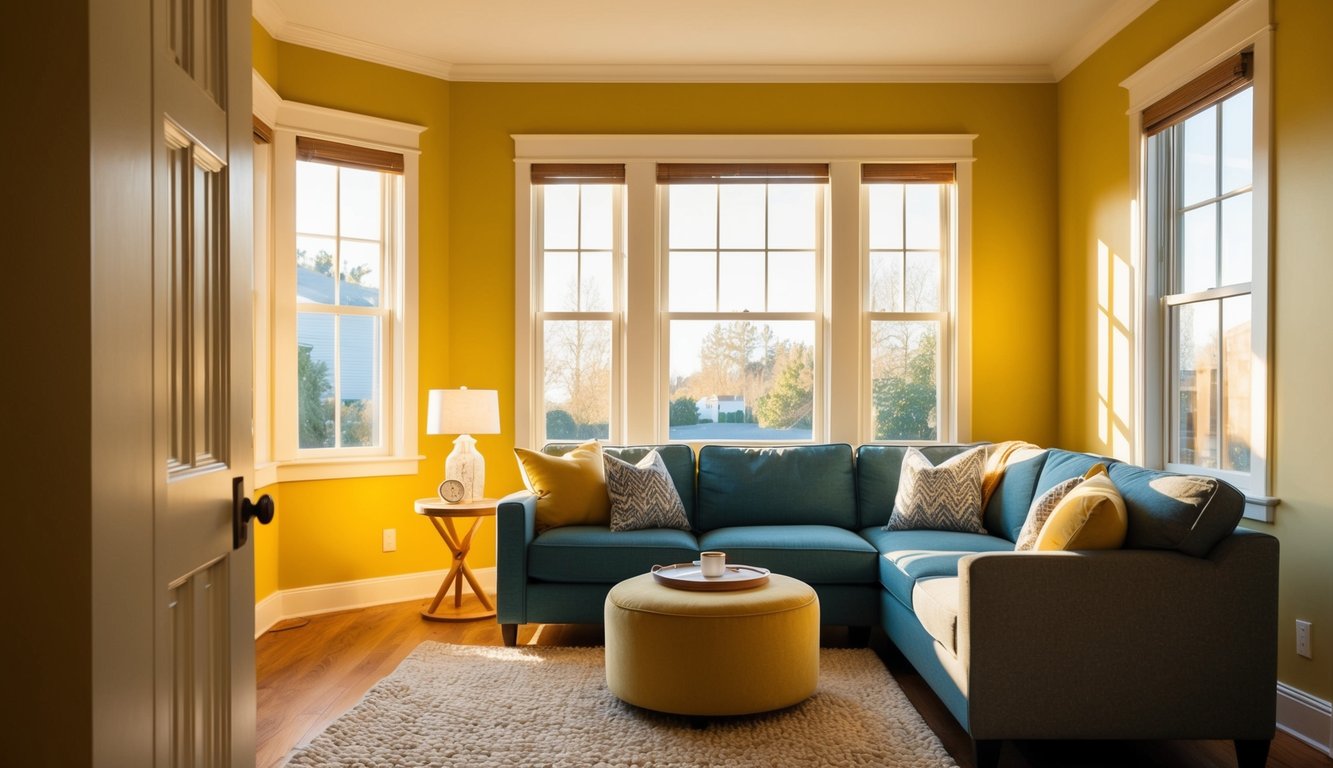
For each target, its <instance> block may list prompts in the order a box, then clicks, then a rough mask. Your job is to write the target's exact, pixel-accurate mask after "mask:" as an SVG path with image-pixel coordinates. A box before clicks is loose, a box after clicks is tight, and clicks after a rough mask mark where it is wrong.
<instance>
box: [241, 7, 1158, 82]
mask: <svg viewBox="0 0 1333 768" xmlns="http://www.w3.org/2000/svg"><path fill="white" fill-rule="evenodd" d="M1154 2H1155V0H667V1H665V2H655V3H649V2H646V0H376V1H375V2H366V0H254V14H255V18H256V19H258V20H259V22H260V23H261V24H262V25H263V26H264V28H265V29H267V30H268V31H269V33H270V34H271V35H273V37H275V38H276V39H278V40H283V41H286V42H291V43H297V44H300V45H305V46H309V47H313V48H319V49H322V50H327V51H331V52H334V53H340V54H343V55H347V56H352V57H355V58H359V59H365V60H368V61H374V62H378V63H381V64H388V65H390V66H394V67H398V68H400V69H407V70H410V71H414V72H421V73H423V74H428V75H433V76H435V77H440V78H443V79H447V80H471V81H565V82H578V81H599V82H941V81H952V82H1053V81H1055V80H1058V79H1059V78H1061V77H1063V76H1064V75H1065V74H1067V73H1068V72H1069V71H1070V70H1072V69H1073V68H1074V67H1076V66H1078V64H1079V63H1080V62H1081V61H1083V59H1085V58H1086V57H1087V56H1088V55H1090V54H1091V53H1092V52H1093V51H1095V50H1096V49H1097V47H1098V46H1100V45H1101V44H1102V43H1104V42H1106V41H1107V40H1108V39H1110V38H1111V36H1112V35H1114V34H1115V33H1116V32H1118V31H1120V30H1121V29H1123V28H1124V26H1125V25H1126V24H1128V23H1129V22H1131V21H1133V20H1134V19H1135V18H1137V17H1138V16H1139V15H1140V14H1141V13H1143V12H1144V11H1145V10H1147V8H1148V7H1150V6H1151V5H1152V4H1153V3H1154Z"/></svg>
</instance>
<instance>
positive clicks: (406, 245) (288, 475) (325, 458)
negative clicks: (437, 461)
mask: <svg viewBox="0 0 1333 768" xmlns="http://www.w3.org/2000/svg"><path fill="white" fill-rule="evenodd" d="M254 81H255V94H256V96H255V114H256V116H257V117H259V118H260V119H261V120H264V122H265V123H267V124H268V125H270V126H272V127H273V142H272V144H271V145H270V146H271V148H272V150H271V152H272V158H271V159H272V164H271V176H272V187H271V196H270V201H271V214H270V216H269V221H270V222H271V233H270V238H269V242H270V244H271V247H270V248H269V249H268V253H267V254H263V256H262V257H263V258H264V259H265V260H266V262H267V263H260V261H257V262H256V265H255V266H256V274H260V273H261V271H262V274H263V275H264V276H265V280H266V282H267V286H268V291H267V296H266V297H265V296H257V299H259V300H263V299H267V302H268V311H269V320H270V327H271V333H270V334H269V335H268V336H267V337H265V338H262V339H257V340H256V342H257V345H258V346H266V347H267V349H266V350H265V353H266V354H267V356H268V367H269V369H270V370H271V372H272V375H271V376H270V377H269V378H270V379H271V381H272V384H271V389H269V391H268V392H267V393H265V394H267V398H259V397H257V398H256V408H259V407H260V402H261V400H262V399H267V400H268V402H269V414H268V418H267V424H265V423H264V422H265V419H263V418H257V419H256V421H255V424H256V434H255V441H256V443H257V445H260V446H261V447H259V448H257V450H256V456H260V455H265V454H266V455H267V456H269V461H268V462H267V463H266V464H262V465H257V466H256V473H257V478H258V479H257V482H258V483H259V484H261V485H263V484H264V483H265V481H267V482H273V481H278V482H282V481H294V480H321V479H332V478H345V477H367V476H376V475H402V474H416V473H417V463H418V462H419V461H421V460H422V459H424V458H425V457H424V456H421V455H419V454H418V453H417V434H418V428H419V425H418V423H417V399H418V398H417V391H418V388H417V358H418V353H419V350H418V341H417V323H418V318H417V315H418V309H417V307H418V297H417V286H418V282H419V280H418V270H417V250H418V243H417V229H418V220H419V214H418V184H419V181H418V180H419V173H420V155H421V153H420V135H421V133H422V132H423V131H424V130H425V128H424V127H423V126H418V125H412V124H408V123H401V122H396V121H392V120H384V119H381V118H375V117H369V116H365V115H358V114H353V113H349V112H342V111H339V110H333V109H327V108H324V107H316V106H311V105H308V104H300V103H296V102H291V101H284V100H282V99H281V98H280V97H278V96H277V94H276V93H274V92H273V91H272V89H271V88H269V87H268V85H267V84H266V83H264V81H263V79H262V78H260V77H259V75H258V74H257V73H256V74H254ZM298 135H299V136H305V137H310V138H316V139H326V140H329V141H335V142H339V143H342V144H349V145H354V146H360V147H367V148H372V149H379V150H385V151H389V152H394V153H398V154H401V155H402V157H403V172H402V187H401V199H399V200H397V201H396V203H397V206H398V207H399V208H401V216H395V217H393V218H391V219H386V220H385V222H384V227H385V240H386V243H391V244H392V245H393V247H391V248H388V249H387V253H386V255H385V259H384V275H383V281H382V283H381V290H382V291H383V292H384V297H385V307H386V308H387V310H388V311H387V313H386V316H385V318H384V325H383V327H382V329H381V336H382V344H381V347H382V354H381V357H380V365H381V367H382V369H383V372H382V380H383V391H382V393H381V394H382V396H383V403H382V404H381V406H380V418H381V420H382V421H381V425H380V430H381V433H380V441H379V445H378V446H376V447H374V448H338V449H321V450H316V451H312V450H309V449H307V450H305V451H302V450H300V449H299V448H298V440H297V423H298V419H297V395H296V389H297V388H296V381H297V374H296V355H295V350H296V310H297V302H296V266H295V259H294V258H291V257H290V255H291V254H295V253H296V227H295V222H296V137H297V136H298ZM256 258H257V259H260V258H261V255H260V254H259V253H258V251H257V252H256ZM259 285H260V282H259V280H258V279H257V282H256V288H257V290H259ZM265 386H266V385H265V382H260V381H257V387H256V388H257V389H259V388H263V387H265ZM261 426H265V427H266V429H263V430H261V429H260V428H259V427H261Z"/></svg>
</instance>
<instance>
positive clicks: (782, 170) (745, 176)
mask: <svg viewBox="0 0 1333 768" xmlns="http://www.w3.org/2000/svg"><path fill="white" fill-rule="evenodd" d="M657 183H658V184H826V183H828V163H658V164H657Z"/></svg>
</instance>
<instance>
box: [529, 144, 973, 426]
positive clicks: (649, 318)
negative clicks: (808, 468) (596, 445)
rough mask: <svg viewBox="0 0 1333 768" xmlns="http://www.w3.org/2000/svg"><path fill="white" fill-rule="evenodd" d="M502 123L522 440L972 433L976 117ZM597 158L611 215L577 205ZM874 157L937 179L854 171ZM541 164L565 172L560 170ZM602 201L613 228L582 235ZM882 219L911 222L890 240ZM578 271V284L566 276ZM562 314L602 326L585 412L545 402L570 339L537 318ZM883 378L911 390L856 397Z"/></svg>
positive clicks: (556, 397)
mask: <svg viewBox="0 0 1333 768" xmlns="http://www.w3.org/2000/svg"><path fill="white" fill-rule="evenodd" d="M514 138H515V143H516V148H517V156H516V164H515V165H516V177H515V181H516V184H515V193H516V196H515V204H516V206H517V208H518V210H519V211H520V212H521V211H524V210H527V211H528V212H529V215H526V216H524V215H520V216H518V217H517V219H516V229H515V238H516V254H515V275H516V283H517V285H516V293H515V298H516V302H515V313H516V316H515V321H516V358H515V360H516V382H515V383H516V398H515V401H516V413H515V431H516V434H515V440H516V443H517V444H518V445H525V446H526V445H531V446H537V445H541V444H543V443H545V442H548V441H551V440H582V439H588V438H590V437H597V438H599V439H606V440H608V441H610V442H613V443H622V444H642V443H658V442H668V441H681V442H693V443H703V442H727V441H731V442H737V443H760V442H771V443H779V444H782V443H800V442H826V441H844V442H849V443H864V442H873V441H876V440H884V441H893V442H907V441H911V442H923V443H929V442H946V441H955V440H967V439H969V437H970V434H969V431H970V425H969V414H970V408H969V403H970V374H969V372H970V367H969V360H970V355H971V352H970V334H969V332H968V329H969V322H970V321H969V310H970V306H969V305H970V282H969V280H970V266H969V264H970V194H971V192H970V190H971V163H970V161H971V159H972V158H971V143H972V140H973V138H974V137H972V136H952V135H950V136H904V137H898V136H855V137H841V136H799V137H793V136H515V137H514ZM607 165H610V166H614V167H615V168H616V169H617V173H618V174H623V175H619V176H617V178H618V179H623V183H619V184H616V185H614V186H613V188H614V192H613V193H612V202H611V203H610V209H611V211H612V212H613V213H612V215H611V216H609V217H608V216H605V215H601V214H598V215H596V216H595V217H593V218H592V219H588V220H586V221H585V219H586V218H587V214H586V213H585V212H584V210H583V209H584V207H585V206H588V205H589V201H590V200H592V199H593V198H589V197H588V190H589V187H588V186H586V185H589V184H595V183H596V182H595V181H594V180H591V179H589V178H587V177H588V176H592V175H596V174H597V173H599V172H600V171H599V170H598V168H599V167H601V166H607ZM881 165H882V166H891V167H898V166H903V167H907V168H912V169H916V170H917V171H918V172H920V171H921V170H922V169H925V168H927V167H929V168H931V169H937V170H938V169H939V168H947V169H948V177H947V178H944V177H939V178H930V179H922V178H916V177H910V176H909V177H906V178H892V179H885V180H881V181H879V182H874V183H872V182H871V181H870V180H869V179H867V181H866V183H865V184H864V185H863V183H862V181H863V179H862V175H863V173H862V172H863V168H869V167H871V166H881ZM552 168H565V169H574V170H565V171H560V172H563V173H566V174H567V175H568V176H569V179H567V180H565V181H564V182H562V181H560V180H557V179H555V178H553V175H554V174H556V173H557V171H553V170H552ZM579 169H582V170H579ZM954 169H957V170H956V172H955V170H954ZM574 181H577V182H578V184H579V185H581V186H577V187H575V186H573V185H572V182H574ZM567 185H568V186H571V190H570V191H563V190H562V189H561V187H563V186H567ZM877 186H882V187H883V189H882V190H879V191H873V190H872V187H877ZM909 189H910V191H909ZM596 194H597V195H601V194H603V193H600V192H598V193H596ZM895 194H897V195H898V197H897V198H894V199H897V200H898V201H899V202H898V203H897V204H896V205H894V204H892V203H891V202H889V198H891V197H893V196H894V195H895ZM908 197H910V199H911V203H910V206H908V207H905V205H907V204H906V203H904V202H903V200H905V199H907V198H908ZM871 198H873V200H874V201H873V203H872V202H870V201H871ZM557 199H558V200H560V201H561V202H558V203H557V204H555V205H552V201H553V200H557ZM923 200H928V204H927V205H925V206H924V208H923V206H922V205H921V201H923ZM593 205H594V207H601V206H603V205H604V203H601V202H594V203H593ZM909 208H910V209H909ZM890 210H892V215H890V214H889V211H890ZM555 216H562V217H564V220H563V221H559V222H556V221H553V217H555ZM608 219H609V220H610V221H611V222H612V223H611V226H610V233H611V234H610V235H609V236H599V237H600V238H601V239H600V240H598V241H597V242H583V240H582V238H584V237H586V235H587V234H588V232H590V231H592V230H595V229H599V228H601V227H603V226H604V225H602V224H596V225H590V224H589V222H590V221H597V222H602V221H607V220H608ZM872 221H873V223H872ZM895 227H896V228H897V229H899V230H904V231H905V232H906V238H907V239H901V238H900V239H899V240H898V241H893V238H892V237H891V236H890V234H889V231H888V230H889V229H891V228H895ZM555 231H561V232H565V233H567V235H568V236H567V237H564V240H565V241H568V242H564V241H561V242H560V243H555V242H552V241H551V237H550V234H549V233H551V232H555ZM872 241H873V243H872ZM608 242H609V243H610V246H609V249H608V246H607V245H606V243H608ZM872 245H873V247H872ZM608 251H609V253H608ZM603 254H607V255H603ZM608 260H609V263H610V267H609V268H607V267H605V266H602V265H603V264H605V263H606V262H607V261H608ZM872 260H873V261H874V263H875V266H874V269H873V270H872V269H871V268H870V262H871V261H872ZM889 262H894V263H896V264H897V265H898V266H899V269H900V271H901V270H903V269H905V270H906V272H905V275H906V276H907V278H908V283H910V284H907V283H904V282H903V280H901V279H899V280H898V281H897V282H896V283H895V282H894V278H893V277H891V276H889V275H888V273H887V271H886V270H890V269H891V268H890V267H889V266H888V264H889ZM562 265H563V266H562ZM587 270H591V274H593V275H597V276H599V277H596V278H595V279H594V280H593V281H592V282H591V283H589V285H596V286H597V289H596V291H594V292H591V293H590V292H589V291H587V290H584V288H583V287H582V286H583V285H584V284H585V283H588V281H587V280H586V279H585V278H584V277H582V276H578V277H574V278H572V279H573V280H574V281H575V282H571V275H582V274H584V272H585V271H587ZM872 272H873V273H874V275H876V277H874V278H873V279H872V274H871V273H872ZM551 275H561V276H563V277H562V278H560V279H558V280H557V279H553V278H552V277H551ZM602 275H609V279H610V281H611V282H610V285H609V286H608V285H607V284H606V282H605V279H604V278H603V277H600V276H602ZM875 281H877V282H876V286H877V287H875V288H874V289H872V287H871V284H872V282H875ZM556 283H560V284H561V285H563V287H564V288H563V290H557V288H558V287H560V286H557V285H556ZM571 285H578V286H580V287H579V289H578V290H577V291H574V290H571V289H570V288H569V286H571ZM894 291H896V292H897V293H896V295H897V298H896V299H890V298H888V296H889V294H890V293H893V292H894ZM909 293H910V296H909V295H908V294H909ZM594 294H595V295H594ZM604 295H606V296H609V297H610V298H609V299H604V298H603V296H604ZM574 322H582V323H587V324H590V325H589V326H585V328H597V335H596V338H595V339H589V337H588V336H586V335H585V337H584V338H585V340H594V341H596V342H597V343H596V344H583V345H581V348H589V347H591V348H594V349H595V351H597V354H596V355H594V356H592V358H591V359H592V360H594V361H595V362H596V366H595V367H596V368H597V369H598V375H597V376H596V377H586V378H588V379H589V380H592V379H595V380H596V381H597V382H598V389H597V390H596V391H597V392H598V395H597V397H596V398H594V400H596V401H597V402H598V403H600V405H598V411H597V413H598V416H599V418H598V419H596V420H594V419H592V418H584V419H582V420H580V419H579V418H571V419H564V418H563V417H561V416H559V415H557V416H556V417H554V418H555V419H558V420H559V421H558V423H557V422H556V421H552V420H551V418H552V417H549V416H548V414H551V413H554V412H556V411H559V410H566V409H564V408H557V407H556V406H557V405H559V404H560V403H561V402H563V400H562V398H566V397H570V396H571V395H572V390H571V389H570V387H569V386H566V385H560V386H552V384H551V382H550V379H551V376H552V371H558V370H560V369H561V368H562V367H563V368H568V367H569V366H568V364H567V363H565V362H563V361H564V360H567V359H572V358H569V355H567V354H566V355H564V356H563V357H560V356H558V355H553V354H552V353H553V351H554V350H553V349H552V347H553V343H552V331H551V330H550V326H551V325H552V324H555V323H574ZM591 324H595V325H591ZM608 334H609V338H608ZM566 336H569V334H566ZM571 338H574V337H571ZM876 338H880V340H881V341H882V343H881V344H879V345H878V346H875V345H874V344H872V340H873V339H876ZM565 346H566V347H568V345H565ZM576 346H580V345H576ZM603 348H605V349H607V350H609V351H608V352H603V351H600V350H602V349H603ZM872 349H873V350H874V351H872ZM872 358H874V359H873V360H872ZM580 359H589V358H587V356H583V357H581V358H580ZM608 365H609V370H607V371H605V372H601V371H602V369H603V368H604V367H605V366H608ZM584 367H587V366H586V365H585V366H584ZM872 369H874V370H875V371H877V373H872ZM565 378H566V379H569V376H565ZM608 385H609V388H610V391H609V393H608V394H601V389H600V388H601V387H605V386H608ZM895 386H897V387H898V388H899V389H904V388H905V389H906V390H908V391H909V393H911V392H915V393H916V394H918V395H920V397H916V398H914V399H913V398H909V397H901V396H899V397H897V399H896V400H893V399H891V398H890V399H886V398H885V397H881V398H880V399H879V400H876V399H875V398H874V397H873V396H872V394H873V392H874V390H875V389H876V387H879V389H881V390H882V391H886V392H888V393H889V394H890V395H902V393H901V392H899V391H898V390H896V389H894V387H895ZM917 390H920V392H917ZM904 407H906V408H909V409H913V411H912V413H910V414H898V413H897V412H895V415H896V416H898V417H899V420H900V421H901V422H906V423H911V424H914V425H919V428H918V429H916V430H915V431H909V430H908V429H897V430H894V429H887V430H886V429H884V428H877V427H876V421H877V420H878V421H886V420H888V419H887V418H886V416H885V415H884V414H887V413H888V412H889V411H890V410H891V409H896V408H904ZM603 412H604V413H606V414H607V416H606V418H607V424H606V426H605V427H600V426H599V425H600V423H601V422H600V414H601V413H603ZM888 421H891V420H888ZM561 430H564V431H563V432H562V431H561ZM571 431H572V434H570V432H571Z"/></svg>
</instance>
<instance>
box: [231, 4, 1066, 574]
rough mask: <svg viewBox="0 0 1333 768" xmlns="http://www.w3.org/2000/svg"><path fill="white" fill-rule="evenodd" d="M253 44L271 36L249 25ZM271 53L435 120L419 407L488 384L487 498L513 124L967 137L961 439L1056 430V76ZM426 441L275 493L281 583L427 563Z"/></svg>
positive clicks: (297, 87)
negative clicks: (790, 75) (729, 76)
mask: <svg viewBox="0 0 1333 768" xmlns="http://www.w3.org/2000/svg"><path fill="white" fill-rule="evenodd" d="M256 36H257V37H266V36H267V35H266V34H265V33H264V32H263V30H262V29H258V30H257V31H256ZM264 47H265V46H264V45H260V44H257V45H256V49H261V48H264ZM274 47H276V51H277V53H276V57H275V58H276V66H273V67H271V71H272V72H273V73H274V75H273V77H274V80H275V82H272V84H273V85H274V87H275V88H276V89H277V91H278V93H279V94H280V95H281V96H282V97H283V98H285V99H291V100H295V101H301V102H306V103H310V104H318V105H321V106H329V107H334V108H338V109H346V110H351V111H357V112H364V113H368V114H373V115H378V116H382V117H388V118H392V119H396V120H406V121H410V122H415V123H419V124H423V125H426V126H428V128H429V130H428V131H427V132H426V133H425V134H424V135H423V137H422V196H421V281H420V286H419V287H420V294H419V295H420V299H421V307H422V311H421V345H420V348H421V375H420V379H419V382H420V387H421V398H422V401H423V403H424V398H425V392H426V390H427V389H429V388H431V387H441V386H457V385H462V384H466V385H468V386H471V387H478V388H482V387H484V388H494V389H498V390H499V392H500V401H501V411H502V429H503V430H504V434H501V435H497V436H481V437H479V443H480V445H479V447H480V449H481V451H482V452H483V454H484V455H485V456H487V457H488V458H489V463H488V473H487V474H488V481H487V489H488V492H489V494H490V495H499V494H502V493H505V492H508V491H511V490H515V489H517V488H519V487H521V480H520V478H519V475H518V471H517V466H516V465H515V463H514V461H513V459H512V453H511V449H512V447H513V444H512V437H510V436H509V435H512V430H513V416H512V412H513V406H514V403H513V381H514V352H513V350H514V317H513V312H514V309H513V307H514V284H513V279H514V278H513V275H514V262H513V260H514V243H513V232H514V193H513V142H512V140H511V139H510V138H509V137H510V134H513V133H542V132H550V133H560V132H605V133H612V132H664V133H671V132H679V133H736V132H756V133H765V132H766V133H782V132H792V133H801V132H809V133H862V132H866V133H873V132H891V133H976V134H979V138H978V140H977V142H976V145H975V146H976V155H977V165H976V170H975V192H974V210H975V215H974V221H973V233H974V248H973V260H974V267H973V270H974V271H973V275H974V278H973V279H974V285H975V288H974V306H975V314H976V317H977V318H978V322H977V323H976V324H975V329H974V350H975V352H974V363H973V364H974V370H975V384H974V386H975V393H976V394H975V400H974V413H975V417H974V423H973V434H974V436H975V437H976V438H978V439H1002V438H1009V437H1022V438H1026V439H1029V440H1032V441H1034V442H1040V443H1049V442H1051V441H1052V440H1053V439H1054V437H1055V431H1056V421H1055V414H1054V413H1053V412H1052V411H1051V409H1050V408H1049V407H1048V404H1049V403H1051V402H1052V401H1053V400H1054V397H1055V380H1056V379H1055V363H1054V360H1053V359H1052V357H1051V356H1050V354H1049V350H1050V349H1051V347H1052V345H1053V344H1054V342H1055V331H1054V320H1055V317H1054V306H1053V305H1052V304H1051V302H1050V301H1049V298H1048V297H1049V296H1050V294H1051V293H1052V291H1053V290H1054V261H1055V235H1054V231H1053V229H1052V228H1051V226H1050V222H1051V221H1052V220H1053V218H1054V216H1055V159H1054V157H1053V155H1052V154H1051V152H1050V147H1051V146H1052V145H1053V144H1054V124H1055V89H1054V86H1050V85H893V86H879V85H869V86H868V85H552V84H541V85H512V84H471V83H444V82H441V81H438V80H434V79H431V78H427V77H423V76H419V75H413V74H408V73H404V72H401V71H397V70H393V69H389V68H386V67H382V66H378V65H374V64H368V63H365V62H360V61H355V60H351V59H347V58H343V57H339V56H335V55H331V54H327V53H322V52H318V51H313V50H310V49H306V48H302V47H299V46H294V45H289V44H286V43H276V44H275V46H274ZM796 104H800V105H801V106H799V107H795V106H794V105H796ZM446 238H447V242H448V246H447V248H446V247H444V243H445V239H446ZM991 319H1003V320H1004V322H987V321H989V320H991ZM1005 328H1021V329H1022V330H1021V331H1015V332H1012V333H1011V332H1006V331H1004V330H1002V329H1005ZM1015 341H1016V342H1017V343H1014V342H1015ZM1001 385H1002V386H1001ZM1011 391H1023V392H1025V393H1026V394H1025V397H1023V398H1021V399H1017V400H1014V399H1011V398H1009V397H1008V396H1007V395H1006V394H1005V393H1006V392H1011ZM422 412H423V413H424V405H423V410H422ZM421 440H422V452H423V453H425V454H427V455H428V456H429V459H428V460H427V461H425V462H423V463H422V465H421V473H420V475H419V476H417V477H406V478H388V479H368V480H342V481H325V482H303V483H284V484H283V485H282V489H281V495H282V505H281V512H280V513H279V514H280V516H281V517H282V520H283V523H282V529H281V530H282V536H281V543H280V546H278V547H276V549H277V550H278V551H279V552H280V557H279V560H278V562H279V575H278V580H277V588H282V589H291V588H295V587H302V586H309V585H315V584H325V583H331V582H338V581H346V580H351V579H362V578H369V577H374V576H384V575H391V574H398V573H410V572H414V571H421V570H427V569H431V568H438V567H441V565H442V561H441V555H442V554H443V546H442V544H441V543H440V542H439V541H438V539H437V538H436V535H435V533H434V532H433V531H432V530H431V529H430V528H429V527H428V526H426V525H425V524H424V522H423V521H422V520H420V519H418V518H416V516H415V515H414V514H413V513H412V510H411V502H412V499H414V498H416V497H419V496H424V495H428V494H431V493H433V490H434V486H435V484H436V483H437V482H438V480H439V476H440V473H441V466H442V462H443V458H444V456H445V455H446V454H447V452H448V450H449V448H450V447H451V446H450V444H449V443H448V441H447V438H441V437H427V436H424V435H423V436H422V437H421ZM389 527H393V528H397V529H398V541H399V551H398V552H397V553H392V554H384V553H381V552H380V532H381V530H382V529H383V528H389ZM493 530H494V528H493V526H492V525H491V524H490V523H487V524H486V525H485V526H484V527H483V529H482V531H481V533H479V535H478V537H477V539H476V542H475V550H474V556H473V557H474V559H473V564H474V565H477V566H486V565H491V564H493V563H494V534H493ZM269 533H270V532H265V533H263V534H261V536H263V535H269ZM261 541H263V539H261ZM263 549H264V547H263V546H262V545H261V546H260V551H263Z"/></svg>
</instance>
